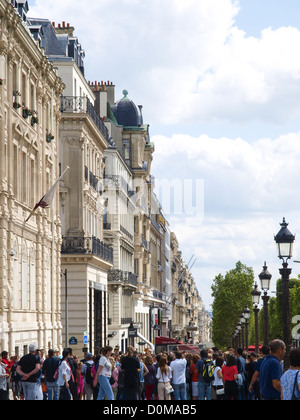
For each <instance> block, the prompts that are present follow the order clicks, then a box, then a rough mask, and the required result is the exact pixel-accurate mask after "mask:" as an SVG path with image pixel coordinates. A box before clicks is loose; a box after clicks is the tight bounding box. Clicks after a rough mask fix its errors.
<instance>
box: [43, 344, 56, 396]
mask: <svg viewBox="0 0 300 420" xmlns="http://www.w3.org/2000/svg"><path fill="white" fill-rule="evenodd" d="M59 363H60V362H59V359H57V358H56V357H55V351H54V350H52V349H50V350H49V351H48V358H47V359H45V361H44V363H43V367H42V372H43V374H44V376H45V379H46V386H47V395H48V400H49V401H52V400H54V401H57V400H58V397H59V385H58V384H57V379H55V378H54V375H55V372H56V370H57V368H58V366H59Z"/></svg>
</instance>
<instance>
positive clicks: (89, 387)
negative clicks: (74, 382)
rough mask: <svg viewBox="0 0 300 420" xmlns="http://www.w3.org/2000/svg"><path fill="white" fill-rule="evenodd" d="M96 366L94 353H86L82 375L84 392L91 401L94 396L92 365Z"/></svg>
mask: <svg viewBox="0 0 300 420" xmlns="http://www.w3.org/2000/svg"><path fill="white" fill-rule="evenodd" d="M93 366H94V361H93V355H92V353H89V352H88V353H85V355H84V363H83V364H82V368H81V371H80V372H81V375H82V376H83V381H84V393H85V397H86V400H88V401H90V400H91V399H92V396H93V376H92V367H93Z"/></svg>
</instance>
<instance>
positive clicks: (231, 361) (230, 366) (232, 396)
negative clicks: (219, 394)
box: [222, 353, 239, 401]
mask: <svg viewBox="0 0 300 420" xmlns="http://www.w3.org/2000/svg"><path fill="white" fill-rule="evenodd" d="M222 375H223V383H224V391H225V394H224V400H227V401H228V400H229V401H230V400H233V401H236V400H237V399H238V395H239V390H238V384H237V383H236V380H237V378H238V369H237V366H236V357H235V356H233V355H232V354H230V353H229V354H227V356H226V365H225V364H224V365H223V367H222Z"/></svg>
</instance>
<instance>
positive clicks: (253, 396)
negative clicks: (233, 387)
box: [245, 352, 260, 401]
mask: <svg viewBox="0 0 300 420" xmlns="http://www.w3.org/2000/svg"><path fill="white" fill-rule="evenodd" d="M256 365H257V354H256V353H255V352H252V353H251V354H250V356H249V363H247V364H246V367H245V376H246V389H248V390H249V389H250V384H251V381H252V378H253V375H254V373H255V371H256ZM251 389H252V391H251V392H250V391H249V393H248V400H249V401H252V400H259V399H260V391H259V385H258V381H255V382H254V383H253V386H252V388H251Z"/></svg>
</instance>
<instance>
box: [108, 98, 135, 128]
mask: <svg viewBox="0 0 300 420" xmlns="http://www.w3.org/2000/svg"><path fill="white" fill-rule="evenodd" d="M123 95H124V97H123V98H122V99H121V100H120V101H118V102H117V103H116V104H115V105H112V107H111V109H112V111H113V113H114V116H115V118H116V120H117V122H118V124H119V125H123V126H124V127H140V126H141V125H143V116H142V112H141V107H137V106H136V105H135V103H134V102H133V101H131V100H130V99H129V98H128V97H127V95H128V92H127V90H123Z"/></svg>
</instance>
